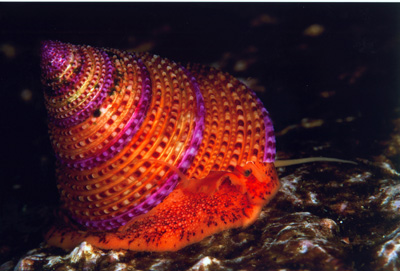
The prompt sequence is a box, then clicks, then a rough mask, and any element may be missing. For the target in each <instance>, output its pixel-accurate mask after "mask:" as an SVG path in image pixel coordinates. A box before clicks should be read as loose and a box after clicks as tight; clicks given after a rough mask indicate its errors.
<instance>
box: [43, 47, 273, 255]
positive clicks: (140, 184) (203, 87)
mask: <svg viewBox="0 0 400 271" xmlns="http://www.w3.org/2000/svg"><path fill="white" fill-rule="evenodd" d="M41 58H42V62H41V68H42V81H43V84H44V85H45V87H46V88H45V91H44V93H45V104H46V108H47V112H48V118H49V134H50V140H51V144H52V146H53V149H54V151H55V154H56V157H57V171H56V174H57V181H58V183H57V187H58V190H59V192H60V197H61V210H62V212H63V213H64V214H65V217H64V219H63V220H64V221H67V222H62V223H61V222H60V224H58V225H57V226H55V227H54V228H53V229H52V230H51V231H50V232H49V234H48V235H47V239H48V240H49V243H50V244H53V245H57V246H61V247H65V248H67V247H70V246H72V244H76V243H77V242H78V240H79V241H83V240H90V238H91V237H93V236H94V235H96V234H97V235H96V236H99V233H102V232H106V233H105V235H104V236H106V237H104V236H103V237H104V238H103V239H107V238H109V236H111V233H110V234H108V233H107V231H109V232H115V231H116V230H118V229H119V231H120V229H124V232H126V231H129V230H127V229H128V228H132V229H131V232H132V231H140V232H141V234H146V233H148V232H149V231H148V230H146V229H145V227H144V228H143V230H142V228H141V229H139V226H138V222H137V221H142V220H140V219H143V218H142V217H143V216H146V215H147V216H148V215H149V214H150V215H156V216H157V217H159V219H164V218H162V217H161V216H160V215H159V214H160V213H162V211H160V210H164V209H165V210H167V209H168V208H170V205H167V203H168V202H170V201H169V200H168V198H172V197H176V195H177V193H178V192H174V193H175V194H174V193H171V192H172V191H174V189H175V190H178V189H180V192H179V193H181V194H182V195H181V196H180V197H181V198H179V200H183V199H182V197H186V196H188V195H189V194H190V195H191V197H192V198H189V199H187V198H186V199H185V201H186V202H188V201H191V200H192V199H194V198H195V197H197V196H200V194H201V197H203V196H204V195H203V194H205V195H207V197H208V198H212V200H217V202H218V200H219V199H218V195H219V194H224V195H229V193H239V192H240V193H241V194H240V193H239V194H240V195H241V197H242V196H243V200H249V201H250V202H251V200H250V199H247V198H246V197H249V195H250V194H251V192H249V191H250V187H249V186H248V185H247V184H246V182H247V183H249V180H252V177H254V176H256V175H257V174H256V172H258V171H260V172H261V173H260V174H267V175H268V176H264V175H263V176H264V177H257V176H258V175H257V176H256V177H255V180H257V181H258V182H260V183H261V185H260V186H262V187H263V189H264V190H262V193H264V195H262V194H259V195H258V196H259V197H260V198H263V199H264V200H263V201H262V202H261V203H257V204H255V205H257V206H258V207H257V208H259V209H260V208H262V206H263V205H264V204H265V203H266V202H267V201H268V200H269V198H270V197H272V196H273V195H274V194H275V193H276V190H277V189H278V188H279V182H278V180H277V177H276V173H275V171H274V167H273V162H274V158H275V138H274V133H273V127H272V122H271V120H270V118H269V115H268V112H267V110H266V109H265V108H264V107H263V105H262V103H261V102H260V101H259V99H258V98H257V97H256V95H255V94H254V93H253V91H251V90H250V89H249V88H247V87H246V86H245V85H244V84H242V83H241V82H240V81H239V80H237V79H235V78H233V77H232V76H230V75H229V74H226V73H223V72H221V71H218V70H216V69H213V68H207V67H204V66H200V65H192V66H188V67H186V68H185V67H183V66H181V65H179V64H177V63H175V62H173V61H170V60H168V59H165V58H161V57H159V56H157V55H150V54H147V53H143V54H141V53H128V52H124V51H120V50H116V49H105V48H94V47H91V46H79V45H72V44H68V43H62V42H58V41H46V42H43V44H42V50H41ZM249 162H252V163H249ZM243 169H245V170H243ZM246 170H247V171H246ZM252 173H254V174H252ZM260 176H261V175H260ZM271 176H272V177H271ZM226 178H228V179H229V180H230V186H232V187H234V188H235V189H236V190H237V191H234V192H229V193H228V191H231V190H232V189H233V188H232V187H228V186H229V185H228V184H224V180H225V179H226ZM267 180H268V181H269V182H267ZM270 180H272V181H270ZM266 182H267V184H268V185H266V187H264V184H265V183H266ZM182 183H183V184H184V185H183V184H182ZM178 184H179V185H178ZM177 185H178V187H177ZM221 185H222V186H221ZM246 185H247V186H246ZM225 186H226V189H225V188H223V189H222V190H221V191H225V192H224V193H222V192H218V193H217V192H216V191H218V190H219V189H220V187H225ZM210 187H212V189H211V190H210ZM237 187H241V188H237ZM224 189H225V190H224ZM252 189H253V190H257V189H258V188H257V187H256V188H254V187H253V188H252ZM239 190H240V191H239ZM238 191H239V192H238ZM258 192H259V191H258ZM172 194H174V196H171V195H172ZM239 194H238V195H239ZM232 195H233V194H232ZM246 195H247V196H246ZM221 197H223V196H221ZM166 198H167V199H166ZM253 199H254V197H253ZM179 200H177V199H176V200H175V203H174V204H176V202H178V201H179ZM243 200H242V199H240V200H238V202H242V201H243ZM166 202H167V203H166ZM220 202H221V203H223V199H222V198H221V199H220ZM182 204H183V203H182ZM218 204H219V203H218ZM240 204H242V205H243V204H244V203H243V202H242V203H240ZM246 204H247V203H246ZM249 204H250V203H249ZM249 204H248V205H249ZM251 204H254V203H251ZM193 205H194V203H193ZM174 206H175V205H174ZM155 207H157V208H155ZM180 208H181V207H180ZM185 208H186V207H185ZM193 208H199V207H198V206H197V207H196V206H193ZM207 208H208V207H207ZM150 210H151V212H149V211H150ZM168 210H170V209H168ZM257 210H258V209H257ZM215 212H216V213H217V212H219V211H217V210H215ZM255 213H257V212H255ZM145 214H146V215H145ZM172 215H173V216H174V214H172ZM176 216H179V215H176ZM204 216H206V215H204ZM253 216H254V215H253ZM255 216H257V215H255ZM237 217H238V218H239V217H240V215H238V216H237ZM244 217H246V215H244ZM138 219H139V220H138ZM146 219H147V218H146ZM152 219H153V220H154V218H152ZM166 219H167V218H166ZM168 219H169V218H168ZM180 219H184V218H180ZM243 219H244V218H243ZM238 220H240V219H238ZM252 220H254V218H252ZM160 221H161V220H160ZM203 222H204V221H203ZM135 223H136V224H135ZM163 223H164V222H163ZM246 223H249V221H247V220H246V222H243V221H242V222H241V223H239V224H238V223H236V222H235V223H232V225H231V226H229V227H237V226H242V225H244V224H246ZM139 224H143V223H139ZM164 224H167V223H166V222H165V223H164ZM217 224H218V223H217ZM225 224H227V223H225ZM228 224H229V223H228ZM229 227H225V228H229ZM77 228H79V230H81V231H82V230H84V231H85V234H80V235H79V234H77V233H76V229H77ZM225 228H221V227H216V230H210V232H209V233H207V234H205V235H204V236H207V235H210V234H212V233H214V232H218V231H220V230H222V229H225ZM183 231H185V229H183ZM200 235H201V234H199V236H200ZM60 236H63V237H62V238H61V237H60ZM66 236H69V237H66ZM77 236H78V237H77ZM68 238H69V239H70V240H74V242H72V241H71V242H70V243H68V242H66V241H65V239H68ZM93 238H94V239H96V238H95V237H93ZM110 238H111V237H110ZM119 238H120V239H123V238H124V236H122V235H121V236H119ZM129 238H130V241H131V243H132V240H133V239H135V238H137V237H135V238H134V237H132V235H131V236H130V237H129ZM160 238H161V237H160ZM160 238H159V239H157V240H158V241H157V244H156V245H154V246H151V243H152V242H151V241H147V244H148V246H147V247H146V246H144V245H142V248H137V249H139V250H141V249H143V250H164V247H163V245H160V244H161V243H162V242H160V240H162V239H160ZM196 238H197V237H196ZM203 238H204V237H203ZM181 239H182V238H181ZM197 239H198V238H197ZM197 239H196V240H197ZM54 240H56V241H54ZM96 240H97V239H96ZM96 240H92V241H93V242H94V243H96V244H97V245H100V246H101V244H103V243H107V242H101V241H97V242H96ZM110 240H111V239H107V241H108V243H112V242H111V241H110ZM135 240H136V239H135ZM193 240H194V239H193ZM196 240H195V241H196ZM103 241H104V240H103ZM193 242H194V241H190V242H187V243H185V244H182V245H175V246H174V247H173V248H166V249H165V250H176V249H179V248H181V247H183V246H185V245H187V244H189V243H193ZM67 243H68V244H67ZM100 243H101V244H100ZM133 243H135V242H133ZM138 243H139V246H140V242H139V241H138ZM149 244H150V245H149ZM103 247H106V248H107V246H106V245H103ZM153 247H157V249H153ZM122 248H129V249H135V248H134V247H132V245H127V246H126V247H123V246H122Z"/></svg>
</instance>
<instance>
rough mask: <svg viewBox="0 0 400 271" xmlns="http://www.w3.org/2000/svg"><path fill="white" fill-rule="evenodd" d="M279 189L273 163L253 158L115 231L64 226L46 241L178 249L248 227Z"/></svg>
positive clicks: (187, 186) (184, 189) (179, 191)
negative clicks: (214, 235)
mask: <svg viewBox="0 0 400 271" xmlns="http://www.w3.org/2000/svg"><path fill="white" fill-rule="evenodd" d="M279 187H280V183H279V180H278V177H277V174H276V171H275V166H274V164H273V163H253V162H248V163H247V164H246V165H245V166H244V167H240V166H237V167H236V168H235V170H234V171H233V172H222V171H218V172H210V174H209V175H208V176H207V177H206V178H204V179H201V180H195V179H191V180H188V181H184V182H183V183H182V184H180V185H178V186H177V187H176V189H175V190H174V191H173V192H172V193H171V194H170V195H169V196H168V197H167V198H165V199H164V201H163V202H162V203H160V204H159V205H158V206H156V207H155V208H153V209H152V210H151V211H150V212H148V213H147V214H144V215H141V216H139V217H137V218H135V219H133V220H132V221H131V222H129V223H128V224H126V225H124V226H123V227H121V228H119V229H118V230H116V231H108V232H100V231H93V230H87V231H79V230H77V229H75V228H73V227H70V226H67V225H61V224H59V225H55V226H53V228H52V229H51V230H50V231H49V232H48V233H47V235H46V239H47V243H48V244H49V245H53V246H57V247H61V248H64V249H72V248H74V247H75V246H77V245H79V244H80V243H81V242H83V241H87V242H89V243H91V244H92V245H95V246H97V247H99V248H103V249H129V250H135V251H177V250H179V249H181V248H183V247H185V246H187V245H190V244H193V243H196V242H199V241H201V240H202V239H204V238H205V237H207V236H210V235H213V234H215V233H218V232H221V231H223V230H227V229H231V228H238V227H247V226H249V225H250V224H252V223H253V222H254V221H255V220H256V219H257V218H258V215H259V214H260V212H261V209H262V207H263V206H264V205H265V204H267V203H268V202H269V201H270V200H271V199H272V198H273V196H274V195H275V194H276V193H277V191H278V190H279Z"/></svg>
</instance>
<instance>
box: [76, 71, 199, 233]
mask: <svg viewBox="0 0 400 271" xmlns="http://www.w3.org/2000/svg"><path fill="white" fill-rule="evenodd" d="M181 68H182V69H183V70H184V71H185V73H186V75H187V76H188V78H189V79H190V82H191V83H192V86H193V89H194V91H195V95H196V104H197V114H196V117H195V124H194V125H195V128H194V130H193V135H192V138H191V141H190V145H189V147H188V148H187V150H186V151H185V152H184V153H183V155H182V160H181V162H180V163H179V165H178V167H177V168H178V169H179V170H180V171H181V172H183V173H185V172H186V170H187V169H188V168H189V167H190V164H191V163H192V161H193V159H194V157H195V156H196V154H197V151H198V149H199V147H200V144H201V141H202V139H203V131H204V121H205V120H204V118H205V107H204V100H203V96H202V94H201V92H200V88H199V86H198V84H197V82H196V79H195V78H194V77H193V76H192V75H191V74H190V73H189V72H188V71H187V70H186V69H184V68H183V67H181ZM178 181H179V176H178V174H177V173H174V174H173V175H172V176H171V177H169V178H168V180H167V181H166V182H165V183H164V185H163V186H162V187H160V188H159V189H158V190H157V191H156V192H155V193H154V194H152V195H151V196H150V197H149V198H147V199H146V200H145V201H144V202H142V203H140V204H139V205H137V206H135V207H133V208H132V209H130V210H127V211H126V212H125V213H123V214H120V215H118V216H116V217H113V218H111V219H105V220H97V221H94V220H91V221H84V220H82V219H76V218H75V219H76V221H77V222H79V223H80V224H82V225H85V226H86V227H90V228H94V229H103V230H111V229H114V228H116V227H120V226H123V225H125V224H126V223H127V222H129V221H130V220H131V219H132V218H134V217H136V216H139V215H142V214H145V213H147V212H148V211H150V210H151V209H153V208H154V207H155V206H156V205H158V204H159V203H160V202H161V201H162V200H163V199H164V198H165V197H167V196H168V195H169V194H170V193H171V192H172V190H173V189H174V188H175V186H176V185H177V183H178Z"/></svg>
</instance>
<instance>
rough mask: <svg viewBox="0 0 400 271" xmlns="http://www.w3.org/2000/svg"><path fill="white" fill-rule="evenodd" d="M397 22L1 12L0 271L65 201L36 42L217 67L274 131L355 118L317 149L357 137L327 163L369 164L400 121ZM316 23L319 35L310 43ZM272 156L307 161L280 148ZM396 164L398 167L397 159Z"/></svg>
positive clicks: (310, 9) (128, 7)
mask: <svg viewBox="0 0 400 271" xmlns="http://www.w3.org/2000/svg"><path fill="white" fill-rule="evenodd" d="M399 15H400V6H399V5H398V4H338V3H325V4H301V3H290V4H282V3H279V4H277V3H276V4H271V3H269V4H267V3H246V4H244V3H219V4H211V3H184V4H182V3H181V4H177V3H172V4H171V3H170V4H167V3H149V4H147V3H146V4H145V3H124V4H115V3H95V4H93V3H90V4H89V3H71V4H67V3H50V4H49V3H16V4H14V3H0V139H1V142H0V150H1V151H0V264H1V263H2V262H4V261H6V260H7V259H9V258H10V257H13V256H16V255H18V254H19V253H23V252H25V251H26V250H28V249H29V248H32V247H35V246H37V245H38V244H39V243H40V241H41V240H42V236H41V232H42V231H43V228H45V226H46V225H47V224H48V223H50V222H51V210H52V208H53V207H54V206H56V205H57V200H58V195H57V191H56V185H55V178H54V162H55V161H54V156H53V154H52V150H51V147H50V144H49V140H48V135H47V124H46V112H45V107H44V104H43V98H42V88H41V83H40V59H39V48H40V41H41V40H46V39H55V40H60V41H63V42H70V43H76V44H89V45H92V46H100V47H113V48H118V49H124V50H125V49H129V50H137V51H151V52H152V53H156V54H159V55H161V56H163V57H167V58H170V59H172V60H174V61H177V62H182V63H188V62H197V63H202V64H206V65H218V66H219V67H220V68H221V69H223V70H225V71H228V72H230V73H231V74H233V75H234V76H236V77H238V78H240V79H242V80H244V81H246V82H248V83H249V85H250V86H251V87H252V88H253V89H254V90H255V91H257V94H258V96H259V97H260V98H261V99H262V101H263V102H264V104H265V106H266V108H267V109H268V110H269V112H270V113H271V116H272V118H273V121H274V125H275V128H276V131H278V132H279V131H282V130H283V129H284V128H285V127H288V126H289V125H292V124H298V123H301V121H302V119H304V118H308V119H321V118H322V119H324V120H325V121H328V122H329V121H331V122H332V123H334V122H335V121H337V119H338V118H341V119H346V118H347V117H349V116H350V117H353V118H356V119H357V121H356V122H354V123H350V124H349V125H354V128H353V129H352V130H351V131H352V133H353V134H352V135H343V134H340V133H338V132H336V131H335V129H334V126H333V127H332V130H331V131H329V132H320V133H318V131H317V132H316V134H315V140H316V141H318V138H319V137H332V138H341V139H342V140H345V139H346V136H352V137H354V136H356V137H359V138H360V142H359V144H356V145H355V146H354V147H353V148H350V149H346V150H340V151H337V150H335V149H333V150H328V153H323V155H325V156H335V155H339V156H340V155H341V154H342V155H343V154H345V155H344V157H339V158H349V159H351V158H355V157H363V158H365V159H372V160H373V159H374V157H375V156H376V155H377V153H378V152H379V151H378V150H379V149H380V148H383V147H382V145H379V144H376V142H377V141H378V140H384V139H385V137H387V136H388V135H389V134H390V133H392V132H393V126H392V122H391V120H393V119H395V118H398V117H399V114H400V112H399V111H400V110H399V98H400V97H399V86H400V84H399V83H400V82H399V72H400V70H399V63H400V62H399V61H400V56H399V52H400V50H399V48H400V47H399V43H400V27H399V26H400V16H399ZM314 24H318V25H320V26H322V27H323V31H322V32H321V33H318V34H317V35H310V34H307V32H305V30H306V29H307V28H308V27H310V26H311V25H314ZM243 67H244V68H243ZM361 139H362V140H361ZM298 140H302V139H301V138H298ZM277 148H278V151H281V150H285V151H289V153H290V152H291V153H293V154H294V156H295V157H301V155H302V154H303V151H302V150H297V149H296V146H295V145H294V144H293V142H291V141H289V140H285V139H284V138H283V139H282V140H281V141H279V138H278V143H277ZM278 154H279V153H278ZM389 158H390V157H389ZM391 163H393V164H394V166H395V167H396V168H397V169H399V168H400V165H399V160H398V155H397V153H395V154H394V155H393V156H392V158H391Z"/></svg>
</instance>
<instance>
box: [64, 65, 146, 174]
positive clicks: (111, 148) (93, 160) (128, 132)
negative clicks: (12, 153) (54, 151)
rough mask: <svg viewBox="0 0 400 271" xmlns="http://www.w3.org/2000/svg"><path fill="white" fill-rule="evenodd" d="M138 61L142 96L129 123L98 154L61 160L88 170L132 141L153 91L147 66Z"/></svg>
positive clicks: (66, 163) (71, 165) (68, 165)
mask: <svg viewBox="0 0 400 271" xmlns="http://www.w3.org/2000/svg"><path fill="white" fill-rule="evenodd" d="M137 63H138V65H139V66H140V70H141V75H142V93H141V96H140V100H139V104H138V107H137V108H136V110H135V112H134V113H133V115H132V117H131V118H130V120H129V121H128V123H127V125H126V126H125V127H124V128H123V129H122V130H121V132H120V134H119V135H118V136H116V137H115V138H114V139H113V140H111V141H110V143H109V144H108V145H106V147H105V148H103V149H102V150H100V152H99V153H98V154H97V155H95V156H92V157H89V158H86V159H81V160H74V161H65V160H62V161H61V162H62V163H63V164H65V165H66V166H67V167H70V168H76V169H80V170H86V169H91V168H93V167H95V166H97V165H99V164H101V163H103V162H105V161H107V160H108V159H111V158H112V157H114V156H115V155H116V154H117V153H119V152H120V151H121V150H122V149H123V148H124V147H125V146H126V145H127V144H128V143H129V142H130V141H131V139H132V138H133V136H134V135H135V133H136V132H137V131H138V130H139V128H140V126H141V125H142V123H143V120H144V118H145V116H146V112H147V109H148V107H149V104H150V101H151V94H152V93H151V82H150V78H149V74H148V71H147V69H146V66H145V65H144V64H143V62H142V61H141V60H140V59H137Z"/></svg>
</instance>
